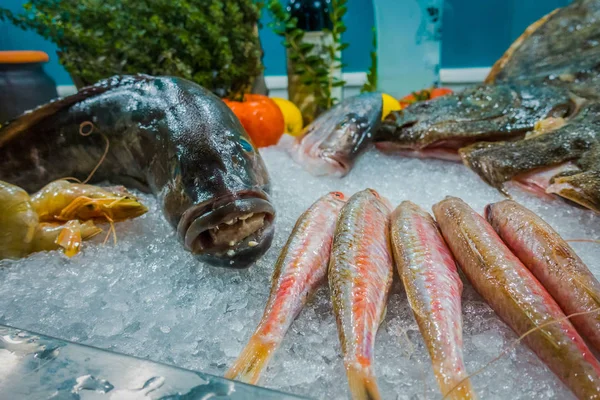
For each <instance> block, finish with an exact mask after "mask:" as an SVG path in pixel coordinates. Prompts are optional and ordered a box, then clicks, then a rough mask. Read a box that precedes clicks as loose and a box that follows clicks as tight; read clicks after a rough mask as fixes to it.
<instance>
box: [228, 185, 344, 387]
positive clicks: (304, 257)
mask: <svg viewBox="0 0 600 400" xmlns="http://www.w3.org/2000/svg"><path fill="white" fill-rule="evenodd" d="M344 203H345V199H344V195H343V194H342V193H340V192H332V193H328V194H326V195H325V196H323V197H321V198H320V199H319V200H317V201H316V202H315V203H314V204H313V205H312V206H310V207H309V208H308V210H306V211H305V212H304V213H302V215H301V216H300V218H298V221H296V225H295V226H294V229H293V230H292V233H291V234H290V236H289V238H288V240H287V242H286V244H285V246H284V247H283V249H282V250H281V253H280V255H279V258H278V259H277V264H276V265H275V271H274V272H273V277H272V279H271V292H270V294H269V299H268V300H267V305H266V307H265V311H264V313H263V316H262V318H261V321H260V323H259V325H258V327H257V328H256V331H255V332H254V334H253V335H252V337H251V338H250V340H249V342H248V344H247V345H246V347H245V348H244V350H242V353H241V354H240V356H239V357H238V359H237V360H236V361H235V363H234V364H233V365H232V367H231V368H230V369H229V370H228V371H227V373H226V374H225V377H226V378H228V379H235V380H239V381H242V382H246V383H251V384H256V383H257V382H258V380H259V378H260V375H261V372H262V371H263V370H264V368H265V367H266V366H267V364H268V362H269V360H270V359H271V357H272V356H273V354H274V353H275V351H276V350H277V348H278V347H279V345H280V344H281V342H282V341H283V338H284V336H285V334H286V332H287V331H288V329H289V328H290V326H291V325H292V322H294V319H295V318H296V316H298V314H299V313H300V311H301V310H302V308H303V307H304V304H305V303H306V301H307V300H308V298H309V296H310V295H311V294H312V293H313V292H314V291H315V290H316V289H317V288H318V287H319V286H320V285H321V284H322V283H323V281H324V279H325V276H326V275H327V267H328V265H329V256H330V253H331V246H332V243H333V235H334V232H335V225H336V222H337V217H338V214H339V212H340V210H341V208H342V206H343V205H344Z"/></svg>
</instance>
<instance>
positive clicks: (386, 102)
mask: <svg viewBox="0 0 600 400" xmlns="http://www.w3.org/2000/svg"><path fill="white" fill-rule="evenodd" d="M381 98H382V100H383V112H382V113H381V120H382V121H383V120H384V119H385V117H387V116H388V115H389V114H390V113H391V112H392V111H398V110H400V108H401V107H400V103H399V102H398V100H396V99H395V98H393V97H392V96H390V95H389V94H385V93H382V94H381Z"/></svg>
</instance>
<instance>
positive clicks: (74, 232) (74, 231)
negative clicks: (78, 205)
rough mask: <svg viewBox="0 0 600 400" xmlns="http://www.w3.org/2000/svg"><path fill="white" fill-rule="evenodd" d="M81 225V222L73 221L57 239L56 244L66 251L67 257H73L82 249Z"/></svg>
mask: <svg viewBox="0 0 600 400" xmlns="http://www.w3.org/2000/svg"><path fill="white" fill-rule="evenodd" d="M81 240H82V239H81V225H80V224H79V221H77V220H72V221H69V222H67V223H66V224H65V227H64V228H63V229H62V230H61V231H60V233H59V234H58V237H57V238H56V244H58V245H59V246H60V247H63V248H64V249H65V255H66V256H67V257H73V256H74V255H75V254H77V253H79V249H80V248H81Z"/></svg>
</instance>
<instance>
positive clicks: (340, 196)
mask: <svg viewBox="0 0 600 400" xmlns="http://www.w3.org/2000/svg"><path fill="white" fill-rule="evenodd" d="M333 195H334V196H335V197H339V198H340V199H343V198H344V193H342V192H333Z"/></svg>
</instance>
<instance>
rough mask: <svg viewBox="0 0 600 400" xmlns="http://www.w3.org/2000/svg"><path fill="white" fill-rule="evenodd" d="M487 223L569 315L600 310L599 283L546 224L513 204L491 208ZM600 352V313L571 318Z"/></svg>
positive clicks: (523, 208) (502, 202) (507, 203)
mask: <svg viewBox="0 0 600 400" xmlns="http://www.w3.org/2000/svg"><path fill="white" fill-rule="evenodd" d="M485 214H486V218H487V220H488V221H489V222H490V224H491V225H492V226H493V227H494V229H495V230H496V232H497V233H498V235H500V237H501V238H502V240H504V242H505V243H506V244H507V246H508V247H510V249H511V250H512V251H513V253H515V255H516V256H517V257H519V259H520V260H521V261H522V262H523V264H524V265H525V266H526V267H527V268H529V270H530V271H531V272H532V273H533V275H535V277H536V278H537V279H538V280H539V281H540V282H541V283H542V284H543V285H544V287H545V288H546V289H547V290H548V292H549V293H550V294H551V295H552V297H554V300H556V302H557V303H558V304H559V305H560V306H561V308H562V309H563V310H564V312H565V313H567V314H575V313H580V312H589V311H592V310H597V309H598V308H600V282H598V280H597V279H596V277H595V276H594V275H593V274H592V273H591V272H590V270H589V269H588V267H587V266H586V265H585V264H584V262H583V261H582V260H581V259H580V258H579V257H578V256H577V254H576V253H575V251H574V250H573V249H572V248H571V246H569V244H568V243H567V242H565V241H564V240H563V239H562V238H561V237H560V235H559V234H558V233H557V232H556V231H555V230H554V229H552V227H551V226H550V225H548V224H547V223H546V222H545V221H544V220H542V219H541V218H540V217H539V216H537V215H536V214H535V213H533V212H532V211H530V210H528V209H527V208H525V207H523V206H522V205H520V204H519V203H517V202H515V201H512V200H505V201H501V202H499V203H494V204H490V205H488V206H487V207H486V209H485ZM571 322H573V325H575V327H576V328H577V330H578V331H579V332H580V333H581V335H582V336H583V337H584V338H586V339H587V340H588V341H589V342H590V343H591V345H592V346H593V347H594V348H595V349H596V350H597V351H599V352H600V311H598V312H595V313H591V314H586V315H580V316H576V317H573V318H571Z"/></svg>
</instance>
